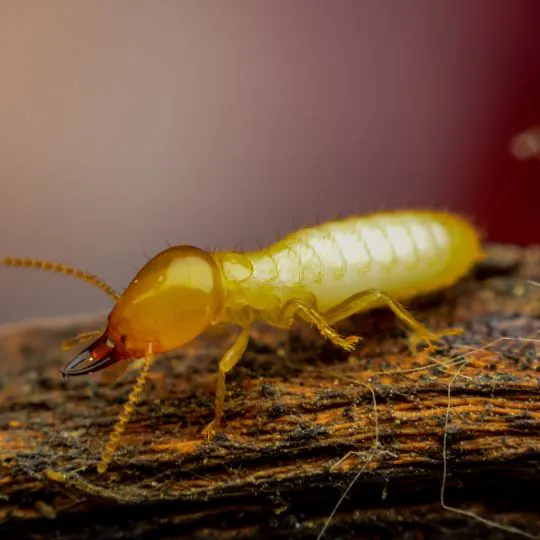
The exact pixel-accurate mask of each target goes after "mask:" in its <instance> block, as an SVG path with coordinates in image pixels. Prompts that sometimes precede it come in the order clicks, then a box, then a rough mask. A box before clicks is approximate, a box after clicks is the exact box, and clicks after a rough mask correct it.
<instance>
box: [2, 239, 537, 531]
mask: <svg viewBox="0 0 540 540" xmlns="http://www.w3.org/2000/svg"><path fill="white" fill-rule="evenodd" d="M490 253H491V257H490V259H489V260H488V261H486V262H485V263H484V264H483V265H482V266H481V267H479V268H478V270H477V272H476V274H475V276H471V277H469V278H467V279H465V280H463V281H462V282H460V283H459V284H458V285H457V286H455V287H453V288H452V289H450V290H448V291H445V292H444V293H441V294H439V295H435V296H433V297H431V298H426V299H422V300H421V301H417V302H415V304H413V305H412V307H413V309H414V311H415V313H416V314H417V315H419V316H420V317H421V318H422V319H424V320H425V321H426V322H427V323H428V324H429V325H430V326H431V327H433V328H435V327H439V328H440V327H445V326H448V325H449V324H452V325H453V324H455V325H459V326H462V327H463V328H464V329H465V332H464V333H463V334H462V335H460V336H457V337H452V338H446V339H445V340H444V343H442V344H441V346H440V348H439V349H437V351H435V352H432V353H429V354H428V353H426V354H419V355H415V356H410V354H409V353H408V351H407V342H406V339H405V335H406V334H405V332H404V331H403V329H402V328H400V327H399V326H398V325H397V324H396V322H395V319H394V318H393V317H392V316H391V314H389V313H388V312H386V311H384V310H379V311H377V312H373V313H370V314H366V315H362V316H357V317H354V318H353V319H351V320H350V321H347V322H346V323H344V324H343V325H342V331H343V332H344V333H349V332H352V331H355V332H360V333H361V334H362V335H363V336H364V337H365V340H364V341H363V342H362V345H361V347H360V348H359V349H358V351H357V352H356V353H355V354H354V355H352V356H348V355H346V354H344V353H342V352H340V351H338V350H336V349H335V348H333V347H331V346H330V345H328V344H326V343H322V342H321V340H320V339H319V338H318V336H317V335H316V334H315V333H313V332H312V331H311V330H309V329H307V330H306V329H299V330H296V331H294V332H293V333H292V334H290V335H289V334H286V333H277V332H275V331H274V330H269V329H266V328H261V329H259V330H258V331H257V333H256V334H255V336H254V338H253V339H252V341H251V343H250V347H249V351H248V353H247V355H246V357H245V359H244V360H243V361H242V362H241V364H240V365H239V367H238V368H236V369H235V370H234V371H233V373H232V375H231V376H230V377H229V379H228V383H229V396H228V399H227V402H226V406H227V409H226V418H227V423H226V426H225V427H224V429H223V432H222V433H220V434H218V436H216V438H215V439H214V440H213V441H211V442H209V441H206V440H203V439H202V438H201V435H200V431H201V429H202V428H203V427H204V425H206V423H207V422H209V421H210V420H211V418H212V412H213V398H214V383H215V367H216V362H217V359H218V358H219V355H220V353H221V352H222V351H223V348H224V347H225V345H226V343H228V341H229V340H230V337H229V338H228V337H226V336H225V337H222V336H221V337H220V336H217V337H216V336H209V337H207V338H205V339H201V340H199V342H197V343H196V344H194V345H193V347H190V348H189V349H187V350H185V351H184V352H182V353H180V354H178V355H175V356H169V357H167V358H163V359H161V360H160V361H158V362H157V363H156V366H155V368H154V370H153V372H152V377H151V381H150V383H149V384H148V386H147V389H146V391H145V393H144V397H143V398H142V400H141V403H140V405H139V407H138V409H137V412H136V414H135V416H134V418H133V419H132V421H131V422H130V423H129V425H128V428H127V432H126V433H125V435H124V437H123V438H122V445H121V447H120V450H119V452H118V453H117V454H116V456H115V458H114V461H113V463H112V466H111V468H110V470H109V472H108V473H107V474H105V475H103V476H99V475H98V474H97V473H96V470H95V466H96V464H97V461H98V458H99V454H100V451H101V449H102V447H103V445H104V443H105V441H106V437H107V436H108V434H109V433H110V430H111V427H112V425H113V422H114V421H115V418H116V416H117V414H118V413H119V411H120V408H121V406H122V403H123V401H124V400H125V398H126V395H127V393H128V392H129V389H130V385H131V384H132V382H133V380H134V377H135V375H136V372H132V373H129V374H128V375H127V376H126V377H125V378H123V379H121V380H119V381H116V382H111V381H105V380H102V379H100V377H99V376H94V377H88V378H86V379H85V378H80V379H72V380H67V381H66V380H63V379H62V378H61V376H60V374H59V373H58V368H59V367H60V366H61V365H62V364H63V362H64V361H65V360H66V359H67V358H68V357H69V354H68V355H66V354H65V353H62V352H60V349H59V344H60V342H61V341H62V340H63V339H67V338H70V337H72V336H73V335H74V334H76V333H77V332H79V331H81V330H85V329H90V328H89V327H91V326H92V325H90V324H85V325H84V326H83V327H81V326H80V325H79V326H77V325H75V324H73V325H70V326H69V327H68V326H65V325H64V326H62V327H61V328H46V329H39V328H29V329H26V330H20V331H18V332H16V333H14V334H11V335H9V336H7V337H4V338H3V339H2V341H1V342H0V373H1V387H0V471H1V474H0V520H1V521H0V536H1V537H2V538H61V539H68V538H78V539H79V538H83V539H84V538H88V539H90V538H92V539H93V538H134V537H135V538H154V537H158V538H178V537H181V538H220V539H222V538H233V537H234V538H254V537H255V538H258V537H260V538H316V537H317V536H318V535H319V534H320V533H321V531H322V529H323V527H324V525H325V523H326V522H327V520H328V518H329V516H330V514H331V513H332V511H333V509H334V507H335V506H336V504H337V502H338V500H339V499H340V497H341V496H342V494H343V493H344V491H345V490H346V489H347V487H348V486H350V484H351V481H352V480H353V479H354V480H355V482H354V485H352V487H350V491H349V492H348V494H347V497H346V498H345V499H344V500H343V501H342V503H341V504H340V505H339V507H338V508H337V510H336V512H335V514H334V515H333V516H332V519H331V520H330V522H329V524H328V528H327V529H326V530H325V534H324V538H364V537H365V538H368V537H379V538H380V537H394V538H421V537H422V535H423V536H424V537H426V538H478V537H481V538H510V537H513V536H514V535H513V533H511V532H510V530H509V528H511V527H514V528H517V529H520V530H522V531H523V532H524V533H526V534H528V535H529V537H536V536H538V535H540V503H539V498H538V488H539V486H540V362H539V360H538V359H537V350H538V345H537V344H536V343H534V342H528V341H519V338H535V337H539V338H540V332H539V331H540V319H539V314H540V287H539V286H535V285H531V284H529V283H527V279H528V278H531V279H538V278H539V277H540V251H539V250H537V249H529V250H528V251H521V250H519V249H517V248H513V247H511V246H499V247H493V248H492V249H491V250H490ZM93 327H94V328H95V327H96V326H93ZM537 333H538V336H536V334H537ZM289 336H290V337H289ZM498 338H516V339H500V340H499V341H498V342H496V343H494V344H493V345H492V346H491V347H489V348H486V349H484V350H479V351H476V352H472V351H474V349H478V348H480V347H483V346H485V345H487V344H489V343H490V342H493V340H496V339H498ZM382 372H384V373H382ZM450 383H451V386H450ZM449 386H450V389H451V396H450V401H449V400H448V393H449ZM374 400H375V402H374ZM447 421H448V426H447V425H446V424H447ZM446 428H447V429H446ZM445 433H446V436H445ZM375 443H377V444H376V445H375ZM443 444H446V458H447V460H446V465H447V475H446V492H445V503H446V504H447V505H449V506H451V507H457V508H459V509H461V510H464V511H466V512H473V513H475V514H477V515H479V516H481V517H483V518H485V519H488V520H491V521H493V522H497V523H499V524H502V525H503V527H506V529H505V530H504V529H501V528H497V527H495V526H494V525H490V524H489V523H482V522H481V521H479V520H477V519H474V518H472V517H469V516H467V515H464V514H460V513H456V512H454V511H452V510H448V509H444V508H443V507H442V506H441V500H440V490H441V482H442V478H443ZM419 535H420V536H419ZM515 537H516V538H518V537H519V536H517V535H516V536H515Z"/></svg>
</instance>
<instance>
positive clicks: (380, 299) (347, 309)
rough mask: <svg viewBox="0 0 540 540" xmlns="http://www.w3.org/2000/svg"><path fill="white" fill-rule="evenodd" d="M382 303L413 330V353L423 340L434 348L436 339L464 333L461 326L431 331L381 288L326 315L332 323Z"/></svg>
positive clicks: (364, 292) (350, 299)
mask: <svg viewBox="0 0 540 540" xmlns="http://www.w3.org/2000/svg"><path fill="white" fill-rule="evenodd" d="M381 305H383V306H386V307H388V308H390V309H391V310H392V311H393V312H394V314H395V315H396V317H397V318H398V319H399V320H400V321H401V322H402V323H404V324H405V325H406V326H407V327H408V328H410V329H411V330H412V334H411V335H410V336H409V348H410V350H411V352H412V353H413V354H414V353H416V352H417V349H418V346H419V344H420V343H422V342H424V343H426V344H427V345H428V347H429V348H433V345H432V343H433V342H434V341H438V340H439V339H441V338H442V337H444V336H455V335H458V334H461V333H462V330H461V329H460V328H445V329H444V330H439V331H438V332H434V331H431V330H430V329H429V328H427V327H426V326H425V325H424V324H422V323H421V322H420V321H418V320H417V319H416V318H415V317H414V316H413V315H412V314H411V313H410V312H409V311H408V310H407V309H405V308H404V307H403V306H402V305H401V304H400V303H399V302H397V301H396V300H394V299H393V298H392V297H391V296H390V295H389V294H387V293H385V292H384V291H382V290H380V289H367V290H365V291H362V292H360V293H358V294H355V295H353V296H351V297H350V298H348V299H347V300H345V301H343V302H342V303H341V304H339V305H337V306H336V307H334V308H332V309H330V310H329V311H328V312H327V313H326V315H325V316H326V318H327V320H328V321H329V322H330V323H335V322H337V321H340V320H342V319H345V318H347V317H350V316H351V315H353V314H354V313H358V312H360V311H363V310H365V309H369V308H371V307H375V306H381Z"/></svg>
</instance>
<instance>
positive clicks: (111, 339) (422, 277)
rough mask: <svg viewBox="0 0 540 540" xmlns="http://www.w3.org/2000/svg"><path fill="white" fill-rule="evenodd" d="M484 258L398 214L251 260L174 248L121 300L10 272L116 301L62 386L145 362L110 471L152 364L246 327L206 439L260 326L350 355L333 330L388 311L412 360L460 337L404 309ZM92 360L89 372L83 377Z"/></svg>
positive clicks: (298, 238)
mask: <svg viewBox="0 0 540 540" xmlns="http://www.w3.org/2000/svg"><path fill="white" fill-rule="evenodd" d="M483 256H484V254H483V251H482V247H481V243H480V238H479V235H478V233H477V231H476V230H475V229H474V227H473V226H472V225H471V224H469V223H468V222H467V221H465V220H464V219H462V218H460V217H458V216H454V215H452V214H448V213H444V212H428V211H400V212H381V213H375V214H371V215H367V216H363V217H350V218H347V219H343V220H339V221H331V222H328V223H324V224H322V225H319V226H316V227H309V228H305V229H302V230H299V231H296V232H294V233H292V234H290V235H288V236H286V237H285V238H284V239H282V240H280V241H279V242H276V243H275V244H273V245H271V246H269V247H267V248H264V249H261V250H259V251H254V252H249V253H233V252H218V253H208V252H206V251H203V250H201V249H198V248H195V247H191V246H177V247H171V248H169V249H167V250H165V251H163V252H161V253H159V254H158V255H156V256H155V257H154V258H153V259H151V260H150V261H149V262H148V263H147V264H146V265H145V266H144V267H143V268H142V269H141V270H140V271H139V272H138V274H137V275H136V276H135V278H134V279H133V281H132V282H131V283H130V284H129V286H128V287H127V288H126V290H125V291H124V292H123V293H122V294H121V295H118V294H117V293H115V292H114V291H113V290H112V289H111V288H110V287H109V286H108V285H107V284H106V283H104V282H103V281H102V280H100V279H99V278H97V277H96V276H94V275H92V274H88V273H85V272H83V271H81V270H78V269H75V268H72V267H70V266H67V265H62V264H58V263H49V262H46V261H36V260H33V259H20V258H4V259H3V261H2V262H3V263H4V264H5V265H8V266H24V267H32V268H40V269H43V270H52V271H57V272H61V273H64V274H68V275H73V276H74V277H77V278H79V279H82V280H84V281H87V282H89V283H92V284H93V285H95V286H97V287H99V288H100V289H102V290H103V291H105V292H106V293H107V294H108V295H109V296H110V297H111V298H113V300H114V301H115V302H116V303H115V306H114V307H113V309H112V311H111V313H110V314H109V318H108V325H107V328H106V329H105V331H104V332H102V333H101V332H100V333H99V334H100V336H99V338H98V339H97V340H96V341H95V342H94V343H92V345H90V346H89V347H87V348H86V349H85V350H84V351H83V352H81V353H80V354H79V355H78V356H77V357H75V358H74V359H73V360H72V361H71V362H70V363H69V364H68V366H66V368H65V369H64V374H65V375H70V376H73V375H83V374H86V373H90V372H92V371H97V370H99V369H103V368H104V367H107V366H110V365H112V364H115V363H119V362H120V361H125V360H130V359H136V358H142V357H145V358H146V363H145V367H144V369H143V370H142V372H141V375H140V377H139V379H138V381H137V383H136V385H135V386H134V389H133V391H132V393H131V394H130V396H129V399H128V402H127V404H126V406H125V408H124V411H123V412H122V414H121V415H120V419H119V421H118V424H117V426H116V428H115V431H114V432H113V434H112V435H111V439H110V440H109V442H108V443H107V445H106V448H105V450H104V452H103V455H102V461H101V463H100V465H99V467H98V469H99V470H100V472H103V471H104V470H106V468H107V465H108V463H109V461H110V459H111V457H112V454H113V452H114V449H115V448H116V445H117V443H118V439H119V437H120V434H121V432H122V430H123V429H124V426H125V424H126V423H127V421H128V418H129V413H130V412H131V411H132V410H133V407H134V406H135V403H136V401H137V398H138V396H139V393H140V392H141V390H142V388H143V383H144V379H145V377H146V375H147V373H148V371H149V369H150V366H151V362H152V359H153V357H154V354H155V353H162V352H168V351H172V350H175V349H178V348H179V347H182V346H183V345H185V344H187V343H188V342H190V341H192V340H193V339H194V338H196V337H197V336H199V335H201V334H202V333H204V332H205V331H207V330H208V329H210V328H212V327H214V326H220V327H222V326H224V325H235V326H239V327H240V328H241V331H240V333H239V334H238V337H237V339H236V341H235V342H234V344H233V345H232V346H231V347H230V348H229V350H227V351H226V352H225V354H224V356H223V358H222V359H221V361H220V363H219V371H218V382H217V391H216V411H215V420H214V422H213V423H212V424H210V426H208V427H207V428H206V433H207V434H211V433H212V432H213V430H214V429H215V428H216V427H217V425H218V424H219V421H220V419H221V417H222V413H223V407H224V399H225V375H226V373H227V372H228V371H230V370H231V369H232V368H233V367H234V365H235V364H236V363H237V362H238V361H239V360H240V358H241V357H242V355H243V353H244V351H245V349H246V346H247V344H248V341H249V334H250V328H251V325H252V323H253V322H255V321H263V322H267V323H269V324H271V325H274V326H277V327H281V328H288V327H289V326H290V325H291V324H292V323H293V322H294V320H295V319H298V318H300V319H303V320H305V321H307V322H308V323H310V324H313V325H314V326H316V327H317V328H318V330H319V331H320V332H321V334H322V335H323V336H325V337H326V338H328V339H329V340H331V341H332V343H334V344H335V345H337V346H339V347H342V348H344V349H346V350H352V349H354V347H355V345H356V343H357V342H358V341H359V339H360V338H359V337H358V336H348V337H342V336H340V335H339V334H338V333H337V332H336V331H335V330H334V329H333V327H332V325H333V324H334V323H335V322H337V321H339V320H341V319H343V318H345V317H348V316H350V315H352V314H353V313H357V312H359V311H364V310H367V309H371V308H373V307H376V306H381V305H386V306H388V307H389V308H390V309H391V310H392V311H393V312H394V313H395V314H396V316H397V317H398V318H399V319H400V320H401V321H402V322H403V323H405V324H406V325H407V326H408V327H409V328H410V329H411V330H412V332H413V334H412V335H411V337H410V340H411V347H412V349H413V350H414V349H415V346H416V344H417V343H418V342H419V341H425V342H428V343H429V342H431V341H434V340H437V339H439V338H440V337H441V336H443V335H449V334H454V333H456V332H457V331H456V330H455V329H450V330H443V331H439V332H438V333H435V332H431V331H430V330H428V329H427V328H426V327H425V326H424V325H422V323H420V322H419V321H417V320H416V319H415V318H414V317H413V316H412V315H411V314H410V313H409V312H408V311H407V310H406V309H405V308H404V307H403V306H402V305H401V304H400V301H402V300H406V299H408V298H411V297H413V296H416V295H418V294H422V293H428V292H430V291H435V290H437V289H440V288H442V287H445V286H448V285H451V284H453V283H454V282H456V281H457V280H458V279H459V278H460V277H462V276H463V275H464V274H465V273H467V272H468V271H469V269H470V268H471V267H472V266H473V265H474V264H475V263H476V262H477V261H478V260H480V259H481V258H483ZM83 337H84V338H88V334H84V336H83ZM87 361H88V362H90V364H89V366H87V367H85V368H83V369H75V368H76V367H77V366H79V365H81V364H82V363H84V362H87ZM123 363H124V364H126V362H123Z"/></svg>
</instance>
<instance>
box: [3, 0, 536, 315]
mask: <svg viewBox="0 0 540 540" xmlns="http://www.w3.org/2000/svg"><path fill="white" fill-rule="evenodd" d="M538 21H540V2H539V1H538V0H513V1H512V2H509V1H507V0H474V1H471V0H439V1H437V2H434V1H433V0H408V1H407V2H401V1H399V0H376V1H375V0H350V1H347V0H340V1H337V2H326V1H323V0H303V1H302V0H298V1H296V2H285V1H282V2H252V1H250V0H228V1H227V2H219V1H214V2H211V1H207V2H202V1H200V0H193V1H177V0H170V1H166V0H157V1H152V2H150V1H144V0H116V1H115V2H111V1H108V0H92V1H90V0H80V1H78V2H73V1H71V0H63V1H61V0H49V1H48V2H19V1H16V0H5V1H4V2H2V3H1V5H0V65H1V70H2V71H1V84H0V254H2V255H19V256H29V257H37V258H47V259H53V260H60V261H64V262H67V263H71V264H74V265H78V266H81V267H83V268H84V269H86V270H88V271H90V272H94V273H96V274H98V275H100V276H102V277H103V278H104V279H106V280H107V281H109V282H110V283H111V285H113V286H114V287H116V288H118V289H122V288H123V286H125V285H126V284H127V283H128V281H129V280H130V279H131V278H132V277H133V274H134V272H135V270H136V268H137V267H140V266H142V265H143V264H144V262H145V261H146V257H145V255H144V253H145V252H146V253H147V254H149V255H153V254H155V253H156V252H158V251H160V250H162V249H164V248H165V247H166V242H167V241H168V242H170V243H172V244H180V243H189V244H194V245H197V246H200V247H203V248H206V247H210V248H213V247H216V246H217V247H219V248H221V249H233V248H234V247H235V246H237V245H238V243H239V242H242V245H243V247H244V248H245V249H249V248H253V247H256V246H257V242H261V243H266V242H270V241H273V240H274V239H275V237H276V234H278V231H279V233H280V234H283V233H286V232H288V231H290V230H291V229H293V228H294V227H295V225H304V224H313V223H314V222H315V221H320V220H322V219H326V218H329V217H331V216H332V215H333V214H335V213H337V212H341V213H342V214H350V213H354V212H367V211H373V210H378V209H381V208H383V207H387V208H403V207H432V208H445V209H450V210H454V211H458V212H463V213H465V214H466V215H468V216H470V217H471V218H472V219H474V220H475V222H476V223H477V224H478V225H479V227H481V228H482V230H483V231H484V232H485V235H486V238H488V239H490V240H496V241H508V242H516V243H520V244H527V243H531V242H540V226H539V225H540V211H539V210H538V206H539V201H540V163H539V162H538V161H535V160H530V161H519V160H516V159H515V158H514V157H513V156H512V155H511V153H510V152H509V144H510V140H511V138H512V137H514V136H515V135H516V134H518V133H520V132H522V131H523V130H525V129H527V128H529V127H530V126H531V125H534V124H537V123H538V122H539V121H540V38H539V33H538ZM109 306H110V303H109V301H108V299H107V298H106V297H105V295H103V294H102V293H100V292H99V291H97V290H95V289H93V288H92V287H90V286H88V285H85V284H82V283H77V282H75V281H73V280H71V279H69V278H63V277H60V276H54V275H49V274H42V273H39V272H35V271H34V272H32V271H25V270H16V269H7V268H0V322H1V323H3V322H8V321H17V320H20V319H24V318H28V317H36V316H47V315H62V314H63V315H68V314H78V313H92V312H96V311H100V310H105V309H107V308H108V307H109Z"/></svg>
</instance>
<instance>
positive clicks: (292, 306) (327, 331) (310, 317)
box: [280, 300, 361, 351]
mask: <svg viewBox="0 0 540 540" xmlns="http://www.w3.org/2000/svg"><path fill="white" fill-rule="evenodd" d="M296 316H299V317H300V318H302V319H303V320H304V321H306V322H308V323H310V324H313V325H315V327H316V328H317V330H319V332H320V333H321V334H322V335H323V336H324V337H325V338H327V339H329V340H330V341H331V342H332V343H333V344H334V345H337V346H338V347H341V348H342V349H345V350H346V351H353V350H354V349H355V348H356V344H357V343H358V342H359V341H360V339H361V338H360V337H359V336H348V337H342V336H340V335H339V334H338V333H337V332H336V331H335V330H334V329H333V328H332V326H331V322H330V321H329V320H328V318H327V317H325V316H323V315H321V314H320V313H319V312H318V311H317V310H316V309H314V308H313V307H311V306H309V305H307V304H305V303H304V302H302V301H300V300H289V301H287V302H286V303H285V305H284V306H283V308H282V310H281V315H280V320H281V321H283V323H284V324H286V325H291V324H292V323H293V321H294V318H295V317H296Z"/></svg>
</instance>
